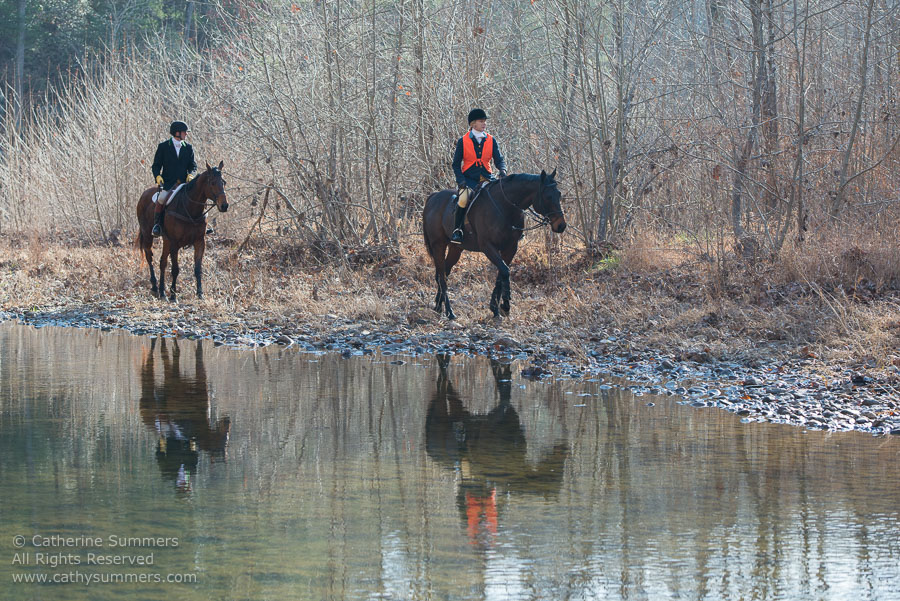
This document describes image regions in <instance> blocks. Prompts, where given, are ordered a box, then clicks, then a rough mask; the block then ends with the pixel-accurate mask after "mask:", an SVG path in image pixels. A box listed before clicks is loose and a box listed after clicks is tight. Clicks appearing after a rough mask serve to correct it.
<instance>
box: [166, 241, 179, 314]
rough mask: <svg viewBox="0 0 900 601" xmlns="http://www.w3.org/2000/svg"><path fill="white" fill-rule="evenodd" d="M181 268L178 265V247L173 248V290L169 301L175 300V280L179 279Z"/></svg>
mask: <svg viewBox="0 0 900 601" xmlns="http://www.w3.org/2000/svg"><path fill="white" fill-rule="evenodd" d="M180 271H181V268H180V267H178V249H177V248H172V290H171V291H170V292H169V301H171V302H173V303H174V302H175V280H177V279H178V273H179V272H180Z"/></svg>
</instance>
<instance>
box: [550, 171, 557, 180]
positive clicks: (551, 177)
mask: <svg viewBox="0 0 900 601" xmlns="http://www.w3.org/2000/svg"><path fill="white" fill-rule="evenodd" d="M554 177H556V169H554V170H553V173H551V174H550V179H553V178H554Z"/></svg>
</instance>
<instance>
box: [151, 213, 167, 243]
mask: <svg viewBox="0 0 900 601" xmlns="http://www.w3.org/2000/svg"><path fill="white" fill-rule="evenodd" d="M165 214H166V213H165V211H160V212H159V213H157V214H156V216H155V219H156V220H155V221H154V222H153V229H152V230H151V231H150V235H152V236H153V237H154V238H158V237H160V236H162V222H163V216H165Z"/></svg>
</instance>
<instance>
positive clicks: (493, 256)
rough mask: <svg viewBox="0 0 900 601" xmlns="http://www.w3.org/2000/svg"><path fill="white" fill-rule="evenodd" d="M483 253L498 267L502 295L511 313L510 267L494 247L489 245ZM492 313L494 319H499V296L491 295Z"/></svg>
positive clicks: (498, 279)
mask: <svg viewBox="0 0 900 601" xmlns="http://www.w3.org/2000/svg"><path fill="white" fill-rule="evenodd" d="M482 252H483V253H484V254H485V256H486V257H487V258H488V259H489V260H490V262H491V263H493V264H494V265H495V266H496V267H497V281H498V283H500V285H501V288H502V294H504V295H505V299H506V308H507V313H508V312H509V266H508V265H507V264H506V261H504V260H503V256H502V255H501V254H500V251H498V250H497V249H496V248H495V247H494V245H492V244H488V245H486V246H485V248H483V249H482ZM494 290H495V291H496V285H495V286H494ZM490 307H491V313H493V314H494V317H499V316H500V312H499V309H500V307H498V306H497V296H496V294H492V295H491V304H490Z"/></svg>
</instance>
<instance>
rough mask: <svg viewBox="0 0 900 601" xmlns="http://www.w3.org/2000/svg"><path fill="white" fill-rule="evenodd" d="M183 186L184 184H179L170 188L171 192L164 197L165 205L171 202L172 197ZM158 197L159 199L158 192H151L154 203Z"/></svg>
mask: <svg viewBox="0 0 900 601" xmlns="http://www.w3.org/2000/svg"><path fill="white" fill-rule="evenodd" d="M183 186H184V184H179V185H178V187H177V188H175V189H174V190H172V193H171V194H169V196H168V197H166V206H169V205H170V204H172V199H173V198H175V195H176V194H178V191H179V190H181V188H182V187H183ZM158 199H159V192H154V193H153V202H154V204H155V203H156V201H157V200H158Z"/></svg>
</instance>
